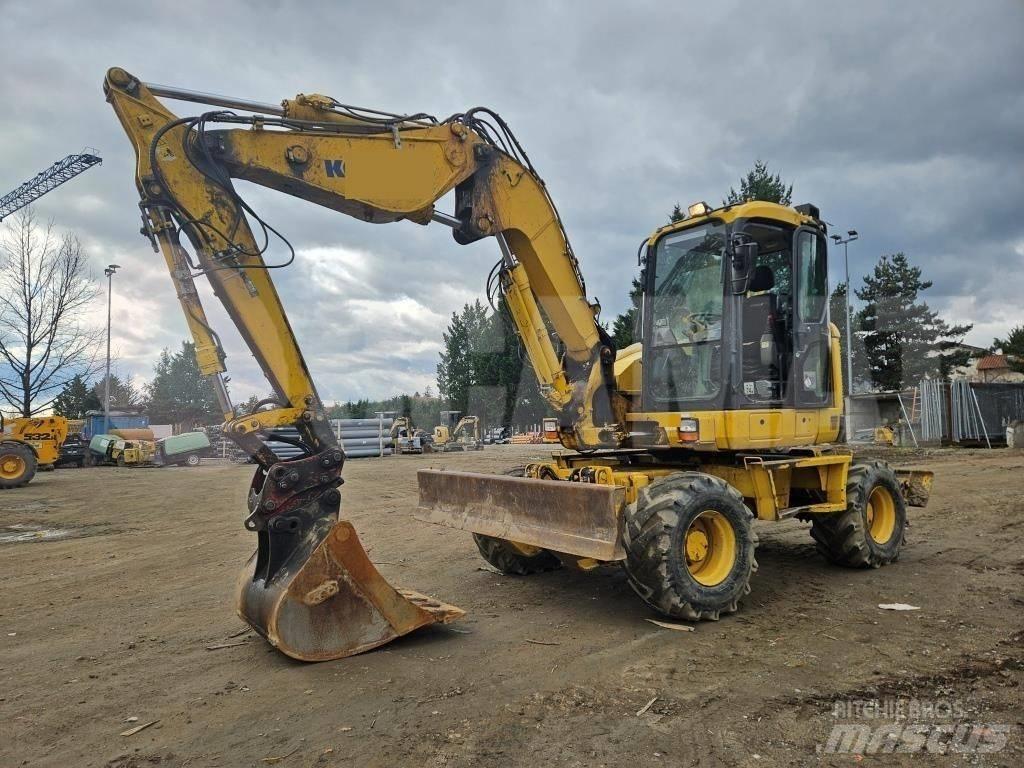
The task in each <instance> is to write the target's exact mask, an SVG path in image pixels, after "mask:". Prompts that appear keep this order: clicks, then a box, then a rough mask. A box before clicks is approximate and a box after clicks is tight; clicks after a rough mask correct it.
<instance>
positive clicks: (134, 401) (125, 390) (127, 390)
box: [92, 373, 143, 411]
mask: <svg viewBox="0 0 1024 768" xmlns="http://www.w3.org/2000/svg"><path fill="white" fill-rule="evenodd" d="M106 380H107V379H106V376H101V377H100V379H99V380H98V381H97V382H96V383H95V384H94V385H93V387H92V397H93V400H94V401H95V402H97V403H99V405H98V406H97V409H98V410H99V409H102V408H103V401H104V398H105V397H106V386H105V382H106ZM142 405H143V402H142V395H141V394H140V393H139V390H138V389H137V388H136V387H135V385H134V384H132V382H131V379H122V378H120V377H119V376H118V375H117V374H116V373H111V374H110V410H112V411H114V410H131V409H134V408H141V407H142Z"/></svg>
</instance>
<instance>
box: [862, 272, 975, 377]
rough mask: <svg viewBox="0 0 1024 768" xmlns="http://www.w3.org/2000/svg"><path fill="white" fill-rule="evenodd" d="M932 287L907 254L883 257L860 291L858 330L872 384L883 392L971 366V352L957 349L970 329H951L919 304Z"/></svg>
mask: <svg viewBox="0 0 1024 768" xmlns="http://www.w3.org/2000/svg"><path fill="white" fill-rule="evenodd" d="M931 285H932V283H931V281H930V280H922V279H921V268H920V267H914V266H911V264H910V262H909V261H908V260H907V257H906V256H905V255H904V254H903V253H896V254H892V255H887V256H882V258H881V259H880V260H879V261H878V264H876V265H875V268H874V272H873V274H871V275H866V276H865V277H864V288H862V289H860V290H857V291H855V293H856V295H857V298H858V299H860V300H861V301H863V302H865V306H864V308H863V309H862V310H861V311H860V312H859V313H858V314H857V318H856V321H855V327H857V328H858V329H859V331H860V332H861V335H862V336H863V338H864V346H865V352H866V355H867V367H868V372H869V375H870V377H871V381H872V383H873V384H874V385H875V386H876V387H878V388H879V389H882V390H896V389H902V388H903V387H906V386H912V385H914V384H916V383H917V382H918V381H919V380H920V379H922V378H924V377H926V376H938V377H940V378H948V377H949V374H950V372H951V371H952V370H953V369H954V368H956V367H958V366H961V365H965V364H966V363H967V358H968V353H967V352H965V351H960V350H957V349H955V346H956V345H957V344H958V343H959V342H960V341H961V340H962V339H963V337H964V335H965V334H966V333H967V332H968V331H970V330H971V328H972V326H970V325H949V324H948V323H946V322H945V321H944V320H942V319H941V318H940V317H939V315H938V313H937V312H933V311H932V310H931V309H929V307H928V305H927V304H926V303H924V302H919V301H918V300H917V297H918V294H919V293H920V292H922V291H925V290H927V289H928V288H930V287H931Z"/></svg>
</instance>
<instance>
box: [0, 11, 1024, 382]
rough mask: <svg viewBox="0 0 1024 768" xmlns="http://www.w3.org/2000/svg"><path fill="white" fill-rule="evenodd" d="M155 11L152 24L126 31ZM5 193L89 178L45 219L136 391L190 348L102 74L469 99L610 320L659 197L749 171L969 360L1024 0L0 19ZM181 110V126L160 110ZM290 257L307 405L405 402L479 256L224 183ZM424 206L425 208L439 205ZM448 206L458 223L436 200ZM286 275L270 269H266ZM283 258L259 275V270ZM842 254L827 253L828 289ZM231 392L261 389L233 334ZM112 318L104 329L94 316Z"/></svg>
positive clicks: (362, 100)
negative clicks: (801, 207)
mask: <svg viewBox="0 0 1024 768" xmlns="http://www.w3.org/2000/svg"><path fill="white" fill-rule="evenodd" d="M148 6H155V7H156V8H157V10H155V11H150V10H144V9H146V8H147V7H148ZM0 10H2V13H0V31H2V35H0V40H2V41H3V45H2V47H0V64H2V66H0V83H2V85H0V93H2V94H3V97H4V109H3V117H2V118H0V144H2V146H3V149H4V152H3V162H2V164H0V192H6V191H7V190H8V189H13V188H14V187H16V186H17V185H18V184H20V183H21V182H23V181H25V180H26V179H28V178H29V177H31V176H33V175H34V174H35V173H37V172H38V171H40V170H41V169H43V168H45V167H46V166H48V165H49V164H50V163H52V162H54V161H55V160H57V159H58V158H61V157H63V156H64V155H66V154H68V153H71V152H76V151H78V150H80V149H81V148H82V147H85V146H89V147H94V148H96V149H97V150H98V151H99V153H100V155H101V156H102V157H103V165H102V166H100V167H97V168H94V169H92V170H90V171H88V172H87V173H86V174H84V175H83V176H81V177H80V178H77V179H75V180H74V181H72V182H70V183H69V184H67V185H66V186H64V187H62V188H61V189H59V190H58V191H55V192H53V193H52V194H50V195H49V196H47V197H45V198H43V199H42V200H41V201H40V202H39V203H38V204H37V211H38V213H39V214H40V215H41V216H42V217H44V218H52V219H54V221H55V222H56V224H57V225H58V226H59V227H61V228H64V229H67V230H72V231H74V232H75V233H77V234H78V236H79V237H80V238H81V239H82V241H83V242H84V243H85V245H86V247H87V249H88V251H89V254H90V257H91V259H92V262H93V264H94V265H95V274H96V275H98V276H102V271H103V267H104V266H105V265H106V264H108V263H111V262H116V263H118V264H120V265H121V266H122V267H123V269H122V271H121V272H120V273H118V275H117V277H116V278H115V290H114V313H115V324H114V347H115V349H116V350H117V352H118V358H119V359H118V363H117V368H118V369H119V371H120V372H121V373H122V374H130V375H132V376H134V377H136V378H137V379H138V380H142V379H148V378H149V377H150V376H151V373H152V366H153V363H154V362H155V360H156V358H157V355H158V354H159V351H160V350H161V349H162V348H163V347H166V346H172V347H176V346H177V345H178V344H179V343H180V341H181V340H182V339H184V338H186V333H187V331H186V327H185V322H184V320H183V318H182V317H181V314H180V311H179V310H178V307H177V302H176V301H175V297H174V292H173V290H172V287H171V283H170V281H169V278H168V277H167V274H166V271H165V268H164V265H163V261H162V259H161V257H160V256H158V255H156V254H154V253H153V252H152V251H151V250H150V248H149V245H148V243H147V242H146V241H145V240H144V239H143V238H142V237H141V236H139V235H138V226H139V218H138V208H137V202H138V197H137V193H136V190H135V187H134V157H133V153H132V150H131V147H130V146H129V144H128V142H127V140H126V138H125V136H124V134H123V132H122V131H121V128H120V126H119V124H118V123H117V121H116V119H115V117H114V113H113V111H112V110H111V109H110V107H109V106H108V105H107V104H106V102H105V101H104V99H103V94H102V89H101V84H102V80H103V76H104V73H105V71H106V70H107V68H109V67H111V66H120V67H123V68H125V69H127V70H128V71H129V72H131V73H133V74H134V75H136V76H137V77H138V78H139V79H141V80H143V81H148V82H156V83H165V84H173V85H178V86H181V87H184V88H190V89H195V90H202V91H209V92H214V93H222V94H231V95H235V96H244V97H247V98H250V99H253V100H258V101H266V102H276V101H279V100H280V99H282V98H286V97H291V96H294V95H295V94H296V93H299V92H304V93H311V92H319V93H324V94H328V95H331V96H334V97H335V98H337V99H339V100H340V101H343V102H346V103H352V104H359V105H364V106H370V107H376V108H380V109H385V110H389V111H395V112H417V111H425V112H429V113H432V114H436V115H439V116H446V115H449V114H451V113H453V112H456V111H464V110H466V109H468V108H470V107H473V106H477V105H485V106H489V107H492V108H493V109H495V110H496V111H498V112H500V113H501V115H502V116H503V117H504V118H505V119H506V120H507V121H508V122H509V123H510V124H511V126H512V127H513V129H514V130H515V131H516V134H517V136H518V137H519V139H520V140H521V142H522V143H523V144H524V146H525V147H526V149H527V151H528V152H529V154H530V156H531V159H532V160H533V162H534V164H535V165H536V167H537V168H538V170H539V171H540V173H541V175H542V176H543V177H544V178H545V180H546V182H547V184H548V187H549V189H550V190H551V193H552V195H553V197H554V199H555V201H556V203H557V204H558V206H559V210H560V212H561V214H562V216H563V218H564V219H565V223H566V227H567V230H568V232H569V236H570V238H571V240H572V242H573V245H574V248H575V250H576V253H577V254H578V255H579V257H580V260H581V264H582V268H583V272H584V274H585V276H586V279H587V284H588V289H589V291H590V292H591V294H593V295H596V296H597V297H598V298H599V299H600V300H601V303H602V305H603V307H604V311H605V319H608V320H610V319H611V318H613V317H614V315H615V314H616V313H617V312H619V311H621V310H622V309H623V308H624V306H625V305H626V303H627V301H628V299H627V295H626V293H627V290H628V286H629V281H630V278H631V277H632V276H633V274H634V272H635V269H636V262H635V254H636V249H637V245H638V244H639V242H640V240H641V239H642V238H644V237H645V236H646V235H647V234H648V233H649V232H650V230H652V229H653V228H655V227H657V226H660V225H661V224H663V223H665V220H666V217H667V214H668V212H669V211H670V210H671V208H672V205H673V204H674V203H676V202H677V201H678V202H681V203H682V204H683V205H684V206H685V205H686V204H687V203H689V202H693V201H696V200H707V201H708V202H710V203H719V202H720V201H721V199H722V198H723V197H724V196H725V195H726V193H727V192H728V190H729V187H730V186H738V179H739V177H740V176H741V175H742V174H743V173H744V172H745V171H746V170H747V169H748V168H749V167H750V166H751V165H752V164H753V163H754V161H755V160H757V159H762V160H764V161H766V162H768V164H769V165H770V167H771V169H772V170H776V171H779V172H780V173H781V174H782V175H783V177H784V179H785V180H787V181H789V182H792V183H793V185H794V192H793V198H794V200H793V202H794V203H801V202H805V201H810V202H814V203H815V204H817V205H818V206H819V207H820V208H821V211H822V215H823V216H824V218H825V219H826V220H828V221H829V222H831V223H832V224H833V225H834V226H835V227H838V228H839V229H841V230H846V229H848V228H855V229H857V230H858V231H859V232H860V233H861V237H860V240H859V241H857V242H856V243H854V244H853V245H852V246H851V248H850V261H851V264H850V269H851V273H852V275H853V279H854V282H855V285H856V284H857V283H859V277H860V275H862V274H864V273H865V272H866V271H868V270H869V269H870V267H871V265H872V264H873V263H874V262H875V261H876V260H877V258H878V257H879V256H880V255H881V254H883V253H890V252H893V251H897V250H902V251H904V252H906V254H907V255H908V256H909V257H910V259H911V260H912V262H914V263H915V264H918V265H920V266H922V267H923V268H924V272H925V277H926V278H927V279H931V280H934V282H935V285H934V287H933V288H932V289H931V290H929V291H928V292H927V293H926V294H925V298H926V299H927V301H928V302H929V303H930V304H931V306H932V307H933V308H936V309H938V310H940V311H941V312H942V313H943V315H944V316H945V317H946V319H948V320H950V321H955V322H971V323H974V330H973V331H972V332H971V333H970V334H969V335H968V337H967V340H968V341H969V342H971V343H975V344H978V345H986V346H987V345H989V344H991V343H992V338H993V336H996V335H1002V334H1005V332H1006V331H1007V330H1008V329H1009V328H1010V327H1012V326H1014V325H1017V324H1021V323H1022V322H1024V216H1022V213H1021V208H1022V204H1024V44H1022V42H1024V2H1021V0H1006V1H1002V2H1001V1H999V0H983V1H981V2H976V3H965V2H962V0H961V1H960V2H949V1H943V2H904V3H892V2H857V3H849V2H843V3H827V2H825V3H820V2H819V3H811V2H806V3H796V2H792V3H781V2H780V3H773V2H761V3H756V4H755V3H742V2H735V3H731V2H716V3H684V2H675V3H673V2H665V1H664V0H663V1H662V2H649V3H629V4H627V3H621V2H616V3H606V2H577V3H568V2H567V3H556V2H549V3H530V2H516V3H488V2H483V1H482V0H481V1H480V2H476V3H468V2H455V1H454V0H449V2H445V3H443V4H436V3H423V2H418V3H414V2H408V3H405V2H399V1H398V0H392V2H386V3H369V2H341V1H337V0H336V1H333V2H331V1H328V0H322V1H321V2H314V1H312V0H310V1H307V2H301V3H300V2H294V3H286V2H268V1H262V2H261V1H260V0H248V1H247V2H234V1H233V0H219V2H216V3H209V2H188V0H179V1H178V2H174V3H159V4H147V3H139V2H137V0H135V1H134V2H123V3H118V2H81V1H80V0H79V2H54V1H52V0H35V1H34V2H11V0H3V1H2V2H0ZM168 104H169V106H170V108H171V109H172V111H175V112H177V113H178V114H180V115H189V114H195V113H196V111H197V110H198V109H199V108H198V107H197V106H195V105H188V104H184V103H180V102H177V103H175V102H168ZM240 191H241V192H242V194H243V195H244V196H245V197H246V198H247V199H248V200H249V201H250V202H251V203H252V204H253V205H254V207H255V208H256V209H257V210H258V211H260V213H261V215H263V216H264V218H266V219H267V220H268V221H269V222H270V223H272V224H273V225H274V226H275V227H277V228H278V229H280V230H281V231H282V232H284V233H285V234H286V235H287V236H288V237H289V239H290V240H291V241H292V243H293V244H294V245H295V246H296V248H297V251H298V258H297V259H296V262H295V264H294V265H293V266H292V267H290V268H289V269H287V270H282V271H281V272H278V273H275V278H276V279H277V280H278V286H279V289H280V291H281V293H282V296H283V299H284V303H285V306H286V308H287V309H288V311H289V313H290V317H291V321H292V325H293V328H295V330H296V333H297V334H298V336H299V341H300V343H301V345H302V347H303V350H304V352H305V354H306V356H307V359H308V360H309V364H310V367H311V369H312V372H313V375H314V378H315V379H316V380H317V383H318V386H319V389H320V393H321V395H322V396H323V398H324V399H325V400H327V401H332V400H334V399H340V400H346V399H350V398H358V397H378V396H386V395H390V394H395V393H398V392H401V391H412V390H420V391H423V390H424V389H425V388H426V387H427V386H428V385H429V386H431V387H432V388H433V389H434V390H435V391H436V384H435V382H434V375H435V366H436V362H437V353H438V351H439V349H440V344H441V333H442V331H443V329H444V327H445V325H446V323H447V320H448V318H449V316H450V315H451V313H452V312H453V311H456V310H458V309H459V308H461V306H462V305H463V304H464V303H465V302H467V301H472V300H473V299H475V298H477V297H480V296H482V294H483V287H484V280H485V277H486V274H487V271H488V269H489V267H490V265H491V264H492V262H493V261H494V260H495V258H496V256H497V250H496V247H495V244H494V243H493V241H491V240H488V241H485V242H482V243H477V244H475V245H473V246H469V247H462V246H458V245H456V244H455V243H454V242H453V240H452V239H451V235H450V232H449V231H448V230H447V229H445V228H444V227H442V226H440V225H433V226H430V227H420V226H417V225H415V224H410V223H408V222H401V223H398V224H391V225H386V226H374V225H369V224H365V223H362V222H359V221H356V220H354V219H350V218H347V217H345V216H343V215H341V214H337V213H334V212H331V211H327V210H324V209H317V208H315V207H314V206H312V205H311V204H308V203H302V202H299V201H296V200H294V199H291V198H288V197H285V196H282V195H278V194H274V193H271V192H268V191H266V190H262V189H259V188H256V187H252V186H249V185H244V184H242V185H240ZM441 207H443V206H441ZM449 208H450V204H449ZM277 255H280V254H277ZM269 258H270V259H275V258H276V256H275V254H273V253H272V254H270V256H269ZM841 270H842V260H841V258H839V259H833V285H834V284H835V283H836V282H837V280H841V277H840V276H841ZM206 304H207V309H208V311H209V313H210V315H211V317H212V318H213V320H214V325H215V326H216V327H217V329H218V330H219V331H220V332H221V336H222V338H223V339H224V340H225V342H226V345H227V350H228V354H229V358H228V367H229V375H231V377H232V380H233V383H232V393H233V395H234V396H235V398H236V399H244V398H245V397H246V396H248V395H249V394H252V393H258V394H260V395H261V396H262V395H264V394H266V392H267V389H268V388H267V386H266V384H265V383H263V382H262V379H261V377H260V375H259V371H258V369H257V368H256V366H255V365H254V363H253V362H252V359H251V357H250V356H249V354H248V352H247V351H246V350H245V348H244V346H243V345H242V343H241V342H240V341H239V340H238V337H237V335H235V334H234V332H233V331H232V329H231V328H230V324H229V323H228V321H227V319H226V316H225V315H224V314H223V313H222V312H216V311H213V310H214V304H215V301H214V300H213V298H212V296H211V297H210V298H209V299H208V300H207V302H206ZM104 309H105V307H104V306H99V307H97V309H96V312H95V316H96V322H97V323H101V322H102V320H103V311H104Z"/></svg>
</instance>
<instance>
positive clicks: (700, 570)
mask: <svg viewBox="0 0 1024 768" xmlns="http://www.w3.org/2000/svg"><path fill="white" fill-rule="evenodd" d="M683 547H684V549H685V554H686V569H687V571H689V573H690V576H692V577H693V580H694V581H696V582H697V583H698V584H702V585H703V586H705V587H714V586H716V585H718V584H721V583H722V582H723V581H725V580H726V579H727V578H728V576H729V573H730V572H731V571H732V569H733V566H735V565H736V554H737V553H736V531H734V530H733V527H732V525H731V524H730V523H729V521H728V520H726V519H725V516H724V515H723V514H722V513H721V512H716V511H715V510H713V509H709V510H705V511H704V512H701V513H700V514H699V515H697V517H696V518H694V520H693V522H691V523H690V527H689V528H687V529H686V536H685V538H684V541H683Z"/></svg>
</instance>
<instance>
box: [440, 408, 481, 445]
mask: <svg viewBox="0 0 1024 768" xmlns="http://www.w3.org/2000/svg"><path fill="white" fill-rule="evenodd" d="M459 415H460V412H459V411H441V423H440V424H438V425H437V426H436V427H434V450H435V451H446V452H451V451H482V450H483V447H484V444H483V441H482V440H481V439H480V417H479V416H463V417H462V418H461V419H460V418H459Z"/></svg>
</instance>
